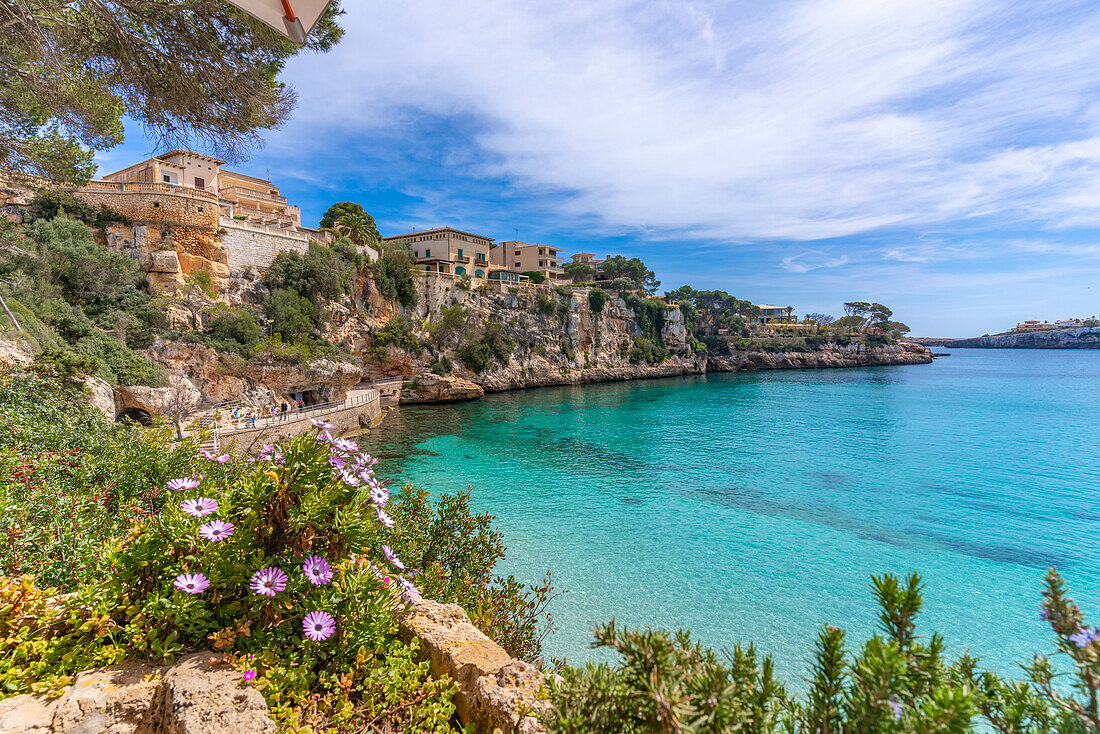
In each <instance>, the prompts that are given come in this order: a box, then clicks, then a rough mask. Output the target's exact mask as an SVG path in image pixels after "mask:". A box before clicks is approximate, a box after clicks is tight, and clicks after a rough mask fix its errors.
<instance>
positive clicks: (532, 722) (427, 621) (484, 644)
mask: <svg viewBox="0 0 1100 734" xmlns="http://www.w3.org/2000/svg"><path fill="white" fill-rule="evenodd" d="M399 632H400V635H401V639H403V640H404V641H405V642H406V643H408V642H411V641H412V640H414V639H415V640H416V641H417V643H418V646H419V648H420V652H421V655H422V656H423V657H425V658H427V660H428V661H429V663H430V664H431V671H432V675H434V676H436V677H437V678H438V677H442V676H448V677H450V678H453V679H454V680H455V682H457V683H458V686H459V692H458V693H457V694H455V706H456V711H457V713H458V717H459V719H461V720H462V723H464V724H471V725H473V727H474V730H475V731H477V732H484V733H485V734H492V733H493V732H495V731H496V730H498V729H499V730H500V732H501V734H545V732H546V728H545V727H544V726H542V724H540V723H539V721H538V718H537V717H538V715H539V714H540V713H544V712H546V711H548V710H549V703H547V701H546V700H545V698H544V696H543V695H542V688H543V678H542V673H541V672H540V671H539V669H538V668H536V667H535V666H533V665H531V664H530V663H526V662H524V661H522V660H517V659H515V658H513V657H512V656H511V655H509V654H508V653H507V652H506V651H505V650H504V648H503V647H501V646H500V645H498V644H497V643H495V642H493V641H492V640H490V639H489V638H488V637H486V636H485V634H484V633H482V632H481V630H479V629H478V628H477V627H475V626H474V625H473V623H471V622H470V618H469V617H468V616H467V615H466V612H465V611H464V610H463V609H462V607H460V606H458V605H457V604H440V603H439V602H435V601H431V600H428V599H425V600H423V601H421V602H420V603H419V604H417V605H416V606H414V607H413V608H412V609H411V610H409V611H408V612H406V613H405V614H404V615H403V616H402V618H401V621H400V628H399Z"/></svg>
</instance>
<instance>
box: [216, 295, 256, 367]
mask: <svg viewBox="0 0 1100 734" xmlns="http://www.w3.org/2000/svg"><path fill="white" fill-rule="evenodd" d="M205 332H206V335H207V336H208V339H207V342H208V343H209V344H210V345H211V346H214V347H215V348H218V349H220V350H222V351H232V352H236V353H238V354H240V355H241V356H245V357H247V356H248V355H249V354H250V353H251V351H252V348H253V347H255V346H256V344H257V343H258V342H259V341H260V339H261V338H262V337H263V329H262V328H261V326H260V324H259V320H258V319H257V318H256V310H255V309H254V308H252V307H251V306H248V305H243V306H241V307H239V308H227V307H225V306H224V305H223V306H221V308H219V309H218V310H216V311H215V312H214V313H213V314H211V316H210V321H209V322H208V323H207V324H206V329H205Z"/></svg>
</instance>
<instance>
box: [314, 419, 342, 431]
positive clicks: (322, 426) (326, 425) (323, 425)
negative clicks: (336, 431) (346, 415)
mask: <svg viewBox="0 0 1100 734" xmlns="http://www.w3.org/2000/svg"><path fill="white" fill-rule="evenodd" d="M309 422H310V423H312V424H313V427H314V428H320V429H322V430H325V431H330V430H332V429H333V428H336V426H334V425H332V424H331V423H326V422H325V421H316V420H313V419H312V418H310V419H309Z"/></svg>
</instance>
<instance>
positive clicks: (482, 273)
mask: <svg viewBox="0 0 1100 734" xmlns="http://www.w3.org/2000/svg"><path fill="white" fill-rule="evenodd" d="M474 276H476V277H478V278H484V277H485V271H484V270H475V271H474Z"/></svg>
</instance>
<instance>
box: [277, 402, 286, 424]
mask: <svg viewBox="0 0 1100 734" xmlns="http://www.w3.org/2000/svg"><path fill="white" fill-rule="evenodd" d="M279 411H280V413H282V415H281V416H280V418H279V420H284V421H285V420H286V401H285V400H284V401H283V404H282V406H280V408H279Z"/></svg>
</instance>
